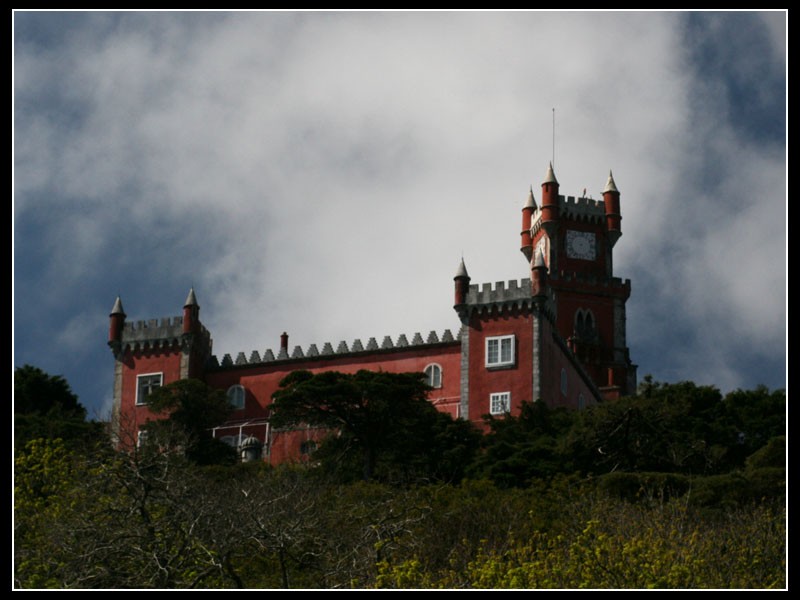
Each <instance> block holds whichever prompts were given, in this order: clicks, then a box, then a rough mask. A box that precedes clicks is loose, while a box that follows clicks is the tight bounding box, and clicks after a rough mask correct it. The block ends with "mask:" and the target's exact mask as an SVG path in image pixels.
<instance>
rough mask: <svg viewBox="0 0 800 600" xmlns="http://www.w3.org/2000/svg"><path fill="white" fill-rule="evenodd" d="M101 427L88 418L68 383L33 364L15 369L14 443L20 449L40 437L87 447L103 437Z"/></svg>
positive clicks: (69, 444)
mask: <svg viewBox="0 0 800 600" xmlns="http://www.w3.org/2000/svg"><path fill="white" fill-rule="evenodd" d="M102 437H103V434H102V426H101V425H100V424H99V423H96V422H87V421H86V409H85V408H84V407H83V406H82V405H81V404H80V402H78V397H77V396H76V395H75V394H74V393H73V392H72V389H71V388H70V386H69V383H67V381H66V380H65V379H64V378H63V377H61V376H60V375H48V374H47V373H45V372H44V371H42V370H41V369H39V368H37V367H33V366H31V365H25V366H23V367H19V368H17V369H16V370H15V371H14V444H15V447H16V448H17V449H20V448H23V447H24V446H25V444H26V443H27V442H28V441H30V440H34V439H37V438H48V439H53V440H54V439H57V438H60V439H62V440H63V441H64V442H65V443H66V444H67V445H68V446H71V447H72V446H74V447H85V446H87V445H94V444H95V443H97V441H98V440H100V439H102Z"/></svg>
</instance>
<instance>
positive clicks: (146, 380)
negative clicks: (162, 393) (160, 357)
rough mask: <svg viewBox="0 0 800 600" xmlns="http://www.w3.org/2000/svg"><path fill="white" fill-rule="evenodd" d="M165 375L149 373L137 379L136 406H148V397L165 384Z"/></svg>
mask: <svg viewBox="0 0 800 600" xmlns="http://www.w3.org/2000/svg"><path fill="white" fill-rule="evenodd" d="M163 379H164V375H163V373H147V374H145V375H138V376H137V377H136V404H147V397H148V396H149V395H150V394H152V393H153V392H154V391H155V390H156V389H158V388H160V387H161V385H162V383H163Z"/></svg>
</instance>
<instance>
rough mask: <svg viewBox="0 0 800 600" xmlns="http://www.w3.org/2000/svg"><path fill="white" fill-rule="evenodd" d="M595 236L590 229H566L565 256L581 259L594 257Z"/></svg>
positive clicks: (592, 258)
mask: <svg viewBox="0 0 800 600" xmlns="http://www.w3.org/2000/svg"><path fill="white" fill-rule="evenodd" d="M595 243H596V242H595V236H594V234H593V233H592V232H590V231H572V230H568V231H567V256H568V257H569V258H578V259H581V260H594V259H595V256H596V254H595Z"/></svg>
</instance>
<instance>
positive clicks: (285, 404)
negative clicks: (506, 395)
mask: <svg viewBox="0 0 800 600" xmlns="http://www.w3.org/2000/svg"><path fill="white" fill-rule="evenodd" d="M428 390H429V387H428V386H427V384H426V383H425V382H424V380H423V375H422V374H419V373H385V372H374V371H364V370H362V371H359V372H357V373H356V374H354V375H350V374H345V373H339V372H336V371H328V372H323V373H318V374H312V373H310V372H308V371H297V372H294V373H292V374H290V375H289V376H287V377H286V378H285V379H284V380H283V381H282V382H281V389H280V390H278V391H277V392H276V393H275V395H274V403H273V405H272V417H271V422H272V425H273V426H275V427H296V426H299V425H311V426H317V427H325V428H328V429H331V430H332V431H335V432H336V433H335V435H331V436H329V437H328V438H327V439H326V440H325V441H324V442H323V443H322V445H321V447H320V448H319V449H318V450H317V452H316V453H315V455H314V458H315V460H317V461H320V462H321V464H322V466H323V468H324V469H325V470H326V471H327V472H329V473H335V474H336V476H337V477H338V478H339V479H341V480H344V481H352V480H354V479H356V478H362V479H364V480H370V479H375V478H376V479H379V480H382V481H409V480H419V479H438V480H458V479H460V478H461V476H462V475H463V469H464V468H465V467H466V465H468V464H469V462H470V461H471V460H472V456H473V455H474V452H475V451H476V449H477V446H478V442H479V434H478V432H477V431H475V430H474V428H473V427H472V426H471V425H470V424H468V423H466V422H464V421H454V420H453V419H451V418H450V417H449V416H447V415H444V414H442V413H439V412H438V411H437V410H436V408H435V407H433V406H432V405H431V404H430V402H428V400H427V398H426V393H427V391H428Z"/></svg>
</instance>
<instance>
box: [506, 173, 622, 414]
mask: <svg viewBox="0 0 800 600" xmlns="http://www.w3.org/2000/svg"><path fill="white" fill-rule="evenodd" d="M558 192H559V183H558V180H557V179H556V176H555V172H554V171H553V165H552V164H550V165H549V166H548V168H547V172H546V174H545V178H544V181H543V182H542V192H541V193H542V197H541V206H538V205H537V204H536V201H535V199H534V197H533V190H531V192H530V194H529V196H528V201H527V203H526V204H525V206H524V208H523V209H522V213H523V216H522V247H521V250H522V252H523V254H524V255H525V257H526V259H527V260H528V261H529V262H530V263H531V264H533V262H534V261H535V260H536V259H537V257H539V256H541V257H543V259H544V264H545V266H546V267H547V271H548V286H547V293H548V302H549V304H550V306H551V309H552V311H553V313H554V315H555V321H556V328H557V330H558V333H559V334H560V335H561V337H562V338H563V339H564V340H566V342H567V345H568V346H569V348H570V350H571V351H572V352H573V353H574V354H575V356H576V357H577V358H578V360H579V361H580V363H581V365H582V366H583V368H584V369H585V370H586V372H587V373H588V374H589V375H590V377H591V378H592V380H593V381H594V383H595V385H596V386H597V387H598V389H599V390H600V392H601V393H602V395H603V396H604V397H605V398H607V399H613V398H617V397H619V396H624V395H628V394H633V393H635V391H636V365H634V364H632V363H631V360H630V356H629V350H628V346H627V341H626V333H625V303H626V301H627V299H628V297H629V296H630V292H631V284H630V280H629V279H626V280H625V281H623V280H621V279H620V278H618V277H614V275H613V250H614V245H615V244H616V243H617V241H618V240H619V238H620V236H621V235H622V230H621V221H622V216H621V214H620V204H619V197H620V193H619V190H618V189H617V186H616V183H615V182H614V177H613V175H612V174H611V173H610V172H609V175H608V180H607V182H606V185H605V188H604V189H603V199H602V200H594V199H592V198H587V197H586V192H585V191H584V194H583V196H582V197H579V198H575V197H573V196H566V197H565V196H562V195H560V194H559V193H558ZM540 260H541V259H540Z"/></svg>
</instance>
